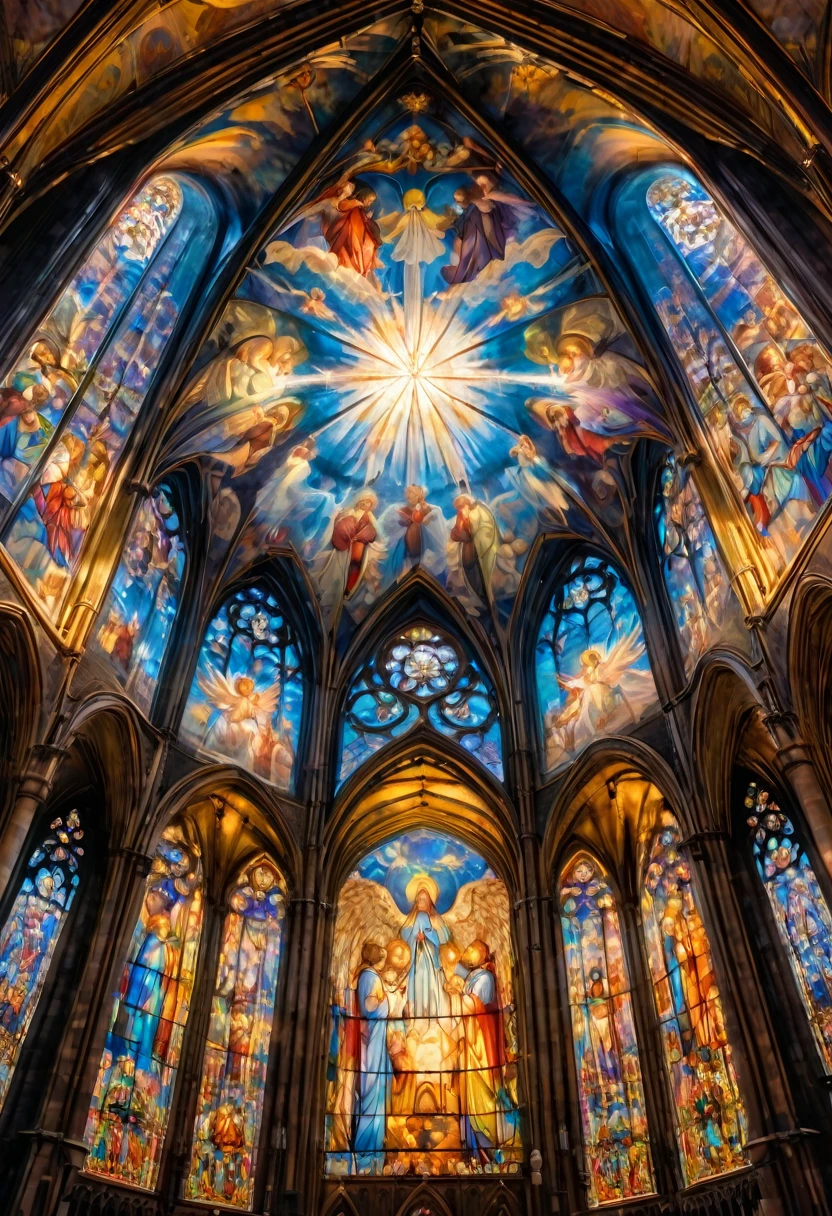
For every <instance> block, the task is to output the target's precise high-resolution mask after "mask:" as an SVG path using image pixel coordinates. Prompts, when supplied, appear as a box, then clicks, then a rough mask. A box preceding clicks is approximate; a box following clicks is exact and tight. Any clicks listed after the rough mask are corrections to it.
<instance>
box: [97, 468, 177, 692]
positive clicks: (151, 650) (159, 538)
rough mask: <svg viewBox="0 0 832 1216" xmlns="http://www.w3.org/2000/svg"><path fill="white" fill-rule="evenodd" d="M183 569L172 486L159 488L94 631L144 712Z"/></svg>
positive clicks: (138, 522)
mask: <svg viewBox="0 0 832 1216" xmlns="http://www.w3.org/2000/svg"><path fill="white" fill-rule="evenodd" d="M184 571H185V549H184V545H183V543H182V539H181V530H180V523H179V516H178V515H177V512H176V508H175V506H174V500H173V497H172V495H171V491H170V489H169V488H168V487H167V486H161V487H160V488H159V489H157V490H156V491H155V492H154V493H153V494H151V495H150V496H149V497H148V498H145V499H144V501H143V502H142V503H141V505H140V507H139V509H138V511H137V513H136V517H135V519H134V520H133V525H132V527H131V529H130V534H129V536H128V538H127V542H126V544H125V546H124V551H123V553H122V555H121V561H120V563H119V567H118V570H117V571H116V575H115V578H114V579H113V584H112V586H111V588H110V592H109V595H108V596H107V599H106V601H105V603H104V606H103V608H102V609H101V613H100V617H99V619H100V621H101V625H100V626H99V629H98V632H97V633H96V635H95V641H96V643H97V645H98V646H99V647H100V648H101V650H103V651H104V653H105V654H107V655H109V657H110V661H111V663H112V665H113V668H114V670H115V672H116V674H117V676H118V677H119V679H120V680H121V681H122V683H123V684H124V688H125V691H126V692H127V693H128V695H129V696H131V697H132V698H133V700H134V701H135V702H136V704H137V705H138V706H140V707H141V708H142V709H143V710H145V711H147V710H149V709H150V704H151V701H152V700H153V693H154V690H155V688H156V681H157V680H158V678H159V671H160V669H161V666H162V660H163V658H164V657H165V649H166V647H167V642H168V638H169V636H170V631H171V629H172V628H173V622H174V619H175V617H176V610H177V608H178V607H179V597H180V593H181V589H182V576H183V574H184Z"/></svg>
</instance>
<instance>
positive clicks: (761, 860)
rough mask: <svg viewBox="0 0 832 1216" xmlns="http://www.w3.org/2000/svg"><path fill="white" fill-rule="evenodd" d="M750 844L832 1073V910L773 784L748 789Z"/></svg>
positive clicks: (822, 1054)
mask: <svg viewBox="0 0 832 1216" xmlns="http://www.w3.org/2000/svg"><path fill="white" fill-rule="evenodd" d="M745 806H746V810H747V812H748V816H747V819H748V825H749V827H750V828H751V831H752V837H751V848H752V853H753V856H754V862H755V865H756V868H757V873H758V875H759V877H760V881H761V882H762V884H763V887H764V888H765V892H766V895H767V896H768V901H769V904H770V905H771V910H772V912H773V914H774V919H775V922H776V924H777V931H778V934H779V936H780V940H781V942H782V943H783V946H784V948H785V950H786V953H787V954H788V958H789V963H790V965H791V969H792V974H793V975H794V978H795V982H796V984H797V989H798V992H799V993H800V999H801V1000H802V1001H803V1005H804V1008H805V1010H806V1016H807V1017H808V1019H809V1025H810V1026H811V1028H812V1033H813V1034H814V1037H815V1042H816V1043H817V1046H818V1050H819V1052H820V1054H821V1057H822V1059H823V1062H824V1066H825V1068H826V1071H827V1073H832V914H830V911H829V905H828V904H827V902H826V899H825V898H824V896H823V892H822V891H821V889H820V886H819V884H818V880H817V878H816V876H815V872H814V869H813V868H812V863H811V862H810V860H809V856H808V854H807V852H806V846H805V844H804V843H803V840H802V839H801V834H800V832H799V831H798V830H797V829H796V828H795V825H794V824H793V823H792V821H791V819H790V818H789V817H788V815H786V814H785V813H784V812H783V811H782V810H781V809H780V807H779V806H778V805H777V803H776V802H775V801H774V799H773V798H772V797H771V795H770V794H769V792H768V790H764V789H762V788H761V787H760V786H759V785H758V784H757V783H756V782H752V783H751V784H750V785H749V787H748V791H747V793H746V797H745Z"/></svg>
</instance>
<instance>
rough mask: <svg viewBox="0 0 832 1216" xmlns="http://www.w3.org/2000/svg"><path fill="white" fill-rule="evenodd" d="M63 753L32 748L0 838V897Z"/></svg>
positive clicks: (57, 749)
mask: <svg viewBox="0 0 832 1216" xmlns="http://www.w3.org/2000/svg"><path fill="white" fill-rule="evenodd" d="M66 754H67V753H66V750H65V749H64V748H61V747H54V746H52V745H51V744H48V743H41V744H37V745H36V746H35V747H34V748H33V749H32V753H31V761H30V765H29V767H28V768H27V770H26V771H25V772H24V774H23V776H22V777H21V779H20V784H19V787H18V791H17V797H16V799H15V803H14V806H13V808H12V812H11V815H10V816H9V821H8V823H7V824H6V828H5V831H4V832H3V836H2V839H0V895H2V892H3V891H5V889H6V887H7V886H8V884H9V879H10V878H11V876H12V873H13V871H14V868H15V866H16V865H17V862H18V859H19V858H20V855H21V853H22V852H23V850H24V849H25V847H26V841H27V839H28V837H29V832H30V831H31V828H32V824H33V822H34V820H35V818H36V816H37V815H38V813H39V812H40V810H41V807H42V806H43V805H44V803H45V802H46V800H47V798H48V797H49V795H50V793H51V792H52V783H53V781H54V779H55V772H56V770H57V767H58V764H59V763H60V761H61V760H62V759H63V758H64V756H65V755H66Z"/></svg>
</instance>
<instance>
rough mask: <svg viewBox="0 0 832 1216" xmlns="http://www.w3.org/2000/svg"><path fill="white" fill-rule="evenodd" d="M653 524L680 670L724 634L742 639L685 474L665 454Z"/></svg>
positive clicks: (704, 519)
mask: <svg viewBox="0 0 832 1216" xmlns="http://www.w3.org/2000/svg"><path fill="white" fill-rule="evenodd" d="M656 524H657V526H658V532H659V543H660V545H661V549H662V573H663V574H664V581H665V586H666V587H667V591H668V595H669V596H670V601H671V603H672V605H673V612H674V614H675V617H676V624H677V625H678V626H679V634H680V636H681V639H682V651H683V654H684V658H685V670H686V672H687V674H688V675H691V673H692V672H693V669H694V667H695V666H696V661H697V659H698V658H700V656H701V655H703V654H704V653H705V651H706V650H707V649H708V648H709V647H710V646H713V645H714V644H716V643H717V642H719V641H720V640H721V639H723V638H725V637H726V636H729V635H730V636H731V637H732V638H735V639H737V640H739V639H742V638H743V634H744V630H743V628H742V620H741V617H740V613H739V606H738V604H737V600H736V597H735V596H734V593H733V591H732V590H731V584H730V582H729V580H728V576H727V574H726V573H725V567H724V566H723V564H722V560H721V558H720V556H719V551H718V549H717V547H716V541H715V540H714V535H713V532H712V531H711V525H710V524H709V523H708V517H707V516H706V514H705V508H704V507H703V506H702V500H701V499H700V497H699V493H698V491H697V489H696V486H695V485H694V483H693V480H692V478H691V476H690V470H689V469H684V468H682V467H681V466H680V465H679V464H678V463H677V461H676V457H675V456H674V455H673V453H672V452H668V453H667V456H666V458H665V462H664V465H663V467H662V471H661V477H660V479H659V494H658V499H657V502H656Z"/></svg>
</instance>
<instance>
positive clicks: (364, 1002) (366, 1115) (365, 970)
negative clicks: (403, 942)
mask: <svg viewBox="0 0 832 1216" xmlns="http://www.w3.org/2000/svg"><path fill="white" fill-rule="evenodd" d="M385 955H386V951H385V949H384V947H383V946H379V945H377V943H376V942H365V943H364V948H363V950H362V951H361V964H362V966H361V971H360V972H359V975H358V983H357V985H356V997H357V1002H358V1012H359V1015H360V1017H361V1047H360V1063H359V1067H360V1070H361V1071H360V1073H359V1078H358V1104H357V1107H356V1118H355V1134H354V1138H353V1148H354V1151H355V1168H356V1172H357V1173H359V1174H380V1173H381V1172H382V1169H383V1168H384V1137H385V1133H386V1130H387V1112H388V1110H389V1106H390V1091H391V1084H392V1076H393V1066H392V1064H391V1062H390V1053H389V1052H388V1050H387V1015H388V1012H389V1004H388V1000H387V995H386V993H385V990H384V985H383V983H382V981H381V975H380V974H379V972H380V969H381V967H383V965H384V959H385Z"/></svg>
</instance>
